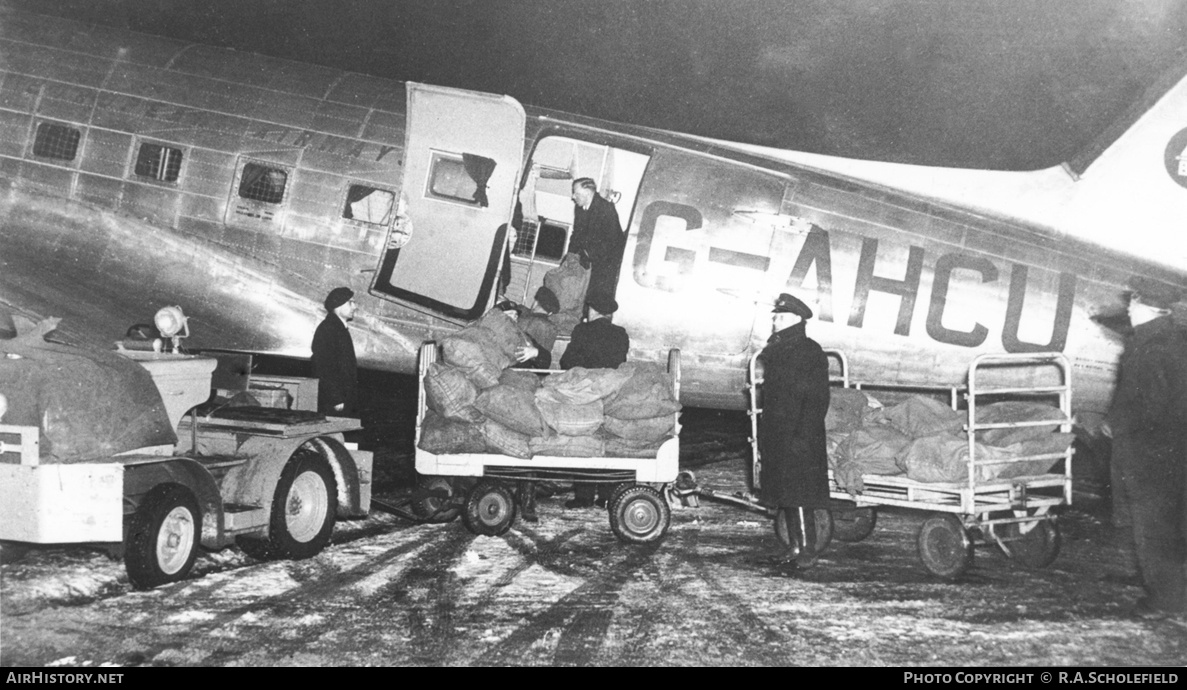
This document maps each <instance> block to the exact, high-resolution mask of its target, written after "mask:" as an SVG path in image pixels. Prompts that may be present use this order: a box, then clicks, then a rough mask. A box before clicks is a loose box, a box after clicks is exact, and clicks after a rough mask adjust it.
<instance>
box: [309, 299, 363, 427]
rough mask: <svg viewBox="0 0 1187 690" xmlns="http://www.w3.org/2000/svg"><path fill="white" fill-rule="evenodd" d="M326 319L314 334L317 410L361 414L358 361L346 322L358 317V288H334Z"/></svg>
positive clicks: (327, 303)
mask: <svg viewBox="0 0 1187 690" xmlns="http://www.w3.org/2000/svg"><path fill="white" fill-rule="evenodd" d="M323 305H324V306H325V308H326V318H325V319H323V320H322V322H321V323H320V324H318V326H317V330H316V331H315V332H314V333H313V347H312V349H313V375H314V376H316V377H317V381H318V384H317V411H318V412H321V413H322V414H326V415H333V416H335V417H357V416H358V405H359V372H358V360H357V359H355V353H354V341H353V340H351V338H350V331H349V330H347V328H346V324H347V323H349V322H350V321H351V320H352V319H354V314H355V303H354V291H352V290H351V289H350V288H347V287H336V288H334V289H333V290H330V294H328V295H326V300H325V302H324V303H323Z"/></svg>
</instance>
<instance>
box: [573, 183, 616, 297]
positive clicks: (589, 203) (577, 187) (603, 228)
mask: <svg viewBox="0 0 1187 690" xmlns="http://www.w3.org/2000/svg"><path fill="white" fill-rule="evenodd" d="M572 198H573V236H572V238H571V239H570V240H569V252H571V253H573V254H577V255H578V256H582V257H588V260H589V265H588V266H586V268H589V269H590V272H589V288H588V290H587V291H586V294H590V295H593V294H602V295H606V296H609V297H614V293H615V288H616V287H617V286H618V269H619V266H621V265H622V252H623V249H624V248H625V247H626V235H625V234H624V233H623V231H622V223H620V222H619V220H618V211H617V210H616V209H615V208H614V204H612V203H610V202H609V201H607V200H606V199H605V198H603V197H602V195H601V194H598V185H597V183H596V182H594V181H593V180H592V179H591V178H588V177H581V178H578V179H576V180H573V195H572ZM582 265H585V258H583V259H582Z"/></svg>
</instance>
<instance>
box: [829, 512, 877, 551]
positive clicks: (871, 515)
mask: <svg viewBox="0 0 1187 690" xmlns="http://www.w3.org/2000/svg"><path fill="white" fill-rule="evenodd" d="M877 523H878V511H876V510H874V509H873V508H848V507H847V508H837V509H835V510H833V537H834V538H835V539H837V540H838V541H847V542H857V541H861V540H862V539H865V538H866V537H868V536H870V534H871V533H872V532H873V531H874V525H876V524H877Z"/></svg>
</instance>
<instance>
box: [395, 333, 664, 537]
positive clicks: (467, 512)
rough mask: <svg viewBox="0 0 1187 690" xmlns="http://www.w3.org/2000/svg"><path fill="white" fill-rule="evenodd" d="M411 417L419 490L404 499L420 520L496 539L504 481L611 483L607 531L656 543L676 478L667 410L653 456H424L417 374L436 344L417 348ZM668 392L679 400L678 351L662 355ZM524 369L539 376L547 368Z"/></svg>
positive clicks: (511, 514) (503, 525)
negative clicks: (458, 524)
mask: <svg viewBox="0 0 1187 690" xmlns="http://www.w3.org/2000/svg"><path fill="white" fill-rule="evenodd" d="M419 359H420V363H419V368H418V388H419V392H418V399H417V413H416V446H417V447H416V471H417V473H418V474H419V475H420V481H421V490H420V491H419V492H418V494H417V495H416V496H415V497H414V499H413V501H412V510H413V513H414V514H415V515H416V516H417V517H419V518H420V519H422V520H424V521H428V522H448V521H451V520H454V519H456V518H457V517H458V516H459V515H461V516H462V518H463V522H464V523H465V525H466V527H467V528H468V529H469V530H470V531H471V532H474V533H475V534H480V535H492V536H493V535H500V534H503V533H505V532H506V531H507V530H509V529H510V528H511V525H512V524H513V523H514V521H515V517H516V513H517V508H516V502H515V498H514V494H513V492H512V490H511V487H510V484H511V483H513V482H515V481H519V480H534V481H538V480H552V481H564V482H595V483H600V484H609V485H612V486H614V487H615V488H614V490H613V492H612V494H611V496H610V499H609V500H608V501H607V502H606V509H607V511H608V512H609V518H610V528H611V530H612V531H613V532H614V534H615V535H616V536H617V537H618V538H619V539H620V540H622V541H624V542H628V543H647V542H652V541H656V540H658V539H661V538H662V537H663V536H664V534H666V533H667V530H668V525H669V523H670V521H671V506H672V505H673V501H675V500H676V499H675V497H674V495H673V493H672V483H673V482H675V480H676V477H677V474H678V473H679V460H680V413H679V412H675V413H673V415H674V417H675V427H674V430H673V434H672V437H671V438H669V439H667V440H666V441H664V442H663V444H662V445H661V446H660V448H659V451H658V453H657V454H656V457H654V458H622V457H559V456H548V455H535V456H533V457H532V458H530V459H524V458H516V457H511V456H508V455H502V454H498V453H441V454H436V453H430V452H428V451H425V450H422V449H421V448H420V437H421V429H422V425H423V424H424V418H425V413H426V412H427V410H428V405H427V402H426V398H425V376H426V374H427V373H428V371H429V366H430V365H431V364H433V363H434V362H436V361H437V359H438V347H437V344H436V343H434V342H426V343H424V344H423V345H422V346H421V348H420V358H419ZM667 365H668V373H669V374H670V375H671V378H672V394H673V396H674V397H675V399H677V400H679V398H680V351H679V350H671V351H670V352H669V353H668V363H667ZM523 371H532V372H535V373H536V374H538V375H541V376H545V375H547V374H549V373H557V372H556V371H552V370H532V369H528V370H523Z"/></svg>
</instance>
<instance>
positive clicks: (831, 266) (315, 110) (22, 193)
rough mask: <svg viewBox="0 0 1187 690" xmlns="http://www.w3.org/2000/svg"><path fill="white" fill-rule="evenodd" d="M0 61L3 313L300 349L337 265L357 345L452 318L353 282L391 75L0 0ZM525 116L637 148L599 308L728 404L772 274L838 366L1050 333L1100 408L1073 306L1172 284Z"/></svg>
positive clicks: (1026, 235)
mask: <svg viewBox="0 0 1187 690" xmlns="http://www.w3.org/2000/svg"><path fill="white" fill-rule="evenodd" d="M0 78H2V81H0V132H2V134H0V302H3V303H5V304H7V305H9V306H10V307H12V308H14V309H15V310H17V311H19V312H20V313H22V314H24V315H27V316H31V317H45V316H58V317H62V319H63V321H62V332H63V334H65V336H66V337H68V338H72V339H77V340H89V341H92V342H110V341H114V340H117V339H118V338H120V337H121V336H122V335H123V333H124V331H125V329H126V328H127V327H128V326H129V325H130V324H133V323H137V322H144V321H148V320H150V319H151V317H152V314H153V313H154V312H155V311H156V310H157V309H158V308H160V307H162V306H166V305H172V304H178V305H183V308H184V309H185V311H186V313H187V314H188V315H189V316H190V328H191V331H192V336H191V337H190V339H189V340H188V341H187V345H188V346H190V347H192V348H212V349H225V350H235V351H245V352H256V353H273V354H279V355H286V356H294V357H308V355H309V343H310V339H311V336H312V333H313V330H314V328H315V327H316V324H317V322H318V320H319V319H320V318H322V315H323V314H324V310H322V308H321V301H322V298H323V296H324V295H325V293H326V291H327V290H328V289H329V288H331V287H333V286H336V285H348V286H351V287H353V288H354V289H355V292H356V293H357V294H358V298H357V301H358V303H359V307H360V309H359V315H358V317H357V318H356V320H355V322H354V323H353V324H352V333H353V336H354V340H355V345H356V349H357V351H358V355H359V361H360V364H361V365H362V366H364V367H368V368H375V369H384V370H393V371H404V372H414V371H415V366H416V361H415V360H416V356H417V350H418V347H419V345H420V343H421V342H423V341H425V340H428V339H434V338H439V337H441V336H442V335H444V334H446V333H448V332H450V331H453V330H455V329H457V328H459V327H460V326H461V325H463V323H464V321H463V320H460V319H457V318H453V317H450V316H448V315H442V314H440V313H435V312H434V311H433V310H432V309H430V308H425V307H423V306H420V305H416V304H409V303H406V302H402V301H400V300H396V299H393V298H390V297H388V296H385V295H383V294H380V293H377V292H375V291H372V290H369V288H370V286H371V283H372V279H373V276H374V275H375V271H376V270H377V266H379V264H380V262H381V260H382V257H383V255H384V253H385V251H386V249H387V242H388V241H389V232H390V227H387V226H378V225H374V224H366V223H360V222H357V221H355V220H352V219H349V218H344V217H343V214H342V212H341V209H342V207H343V204H344V203H346V200H347V195H348V194H349V191H348V190H349V189H350V187H351V185H358V184H366V185H370V186H373V187H375V188H377V189H384V190H392V191H393V192H395V193H397V194H398V193H399V190H401V189H407V185H406V184H405V180H404V179H403V170H404V161H403V154H404V146H405V134H406V133H405V126H406V119H405V112H406V110H405V108H406V92H405V86H404V84H403V83H401V82H394V81H390V80H384V79H379V78H375V77H369V76H365V75H360V74H353V73H347V72H342V71H338V70H333V69H329V68H324V67H318V66H312V65H305V64H299V63H294V62H290V61H284V60H278V59H274V58H269V57H264V56H259V55H252V54H245V53H240V52H235V51H231V50H225V49H218V48H212V47H206V46H201V45H193V44H187V43H181V42H177V41H173V40H168V39H163V38H157V37H152V36H145V35H139V34H132V33H127V32H122V31H116V30H114V29H110V28H105V27H98V26H86V25H81V24H76V23H73V22H69V21H65V20H61V19H54V18H49V17H42V16H38V15H31V14H26V13H22V12H16V11H12V10H3V11H0ZM44 122H52V123H63V124H66V125H69V126H70V127H73V128H76V129H77V130H78V131H79V132H80V133H81V141H80V144H79V148H78V153H77V155H76V156H75V157H74V158H73V159H71V160H68V161H67V160H53V159H47V158H46V157H44V156H40V155H37V153H36V152H35V151H34V138H35V135H36V132H37V128H38V126H39V125H40V124H41V123H44ZM546 136H561V137H569V138H573V139H579V140H583V141H589V142H594V143H597V144H599V145H603V146H611V147H615V148H619V149H622V150H629V151H638V152H641V153H643V154H645V155H646V156H647V160H648V162H647V166H646V170H645V173H644V174H643V177H642V182H641V183H640V185H639V188H638V191H637V195H636V196H635V197H634V199H633V207H632V208H631V209H630V212H629V223H627V224H625V225H624V227H626V228H627V234H628V239H627V244H626V251H625V256H624V260H623V264H622V270H621V273H620V277H619V284H618V302H619V303H620V305H621V309H620V311H619V313H618V314H616V316H615V318H616V321H617V322H618V323H619V324H621V325H623V326H624V327H626V328H627V330H628V332H629V333H630V336H631V342H632V356H633V357H638V358H644V359H655V360H657V361H658V360H659V359H660V358H661V357H663V356H665V353H667V351H668V350H669V349H670V348H675V347H678V348H680V349H681V351H682V353H683V357H684V360H683V361H684V383H683V388H682V398H683V399H684V401H685V402H686V403H689V404H694V405H703V406H710V407H722V408H743V407H745V404H746V400H745V397H744V374H745V367H746V361H747V359H748V357H749V355H750V354H751V353H752V352H753V351H754V349H755V348H757V347H761V345H762V343H763V342H764V341H765V339H766V337H767V336H768V335H769V332H770V319H769V304H770V302H771V300H772V299H773V297H774V296H775V295H776V294H778V293H779V292H784V291H789V292H795V293H796V294H798V295H800V296H801V297H803V298H805V299H807V300H809V301H810V302H811V303H812V304H813V306H814V308H815V309H816V311H817V317H816V318H815V319H814V320H813V321H811V323H810V325H809V330H808V332H809V335H810V336H812V337H813V338H815V339H816V340H818V341H819V342H820V343H821V344H822V345H824V346H825V347H833V348H840V349H843V350H845V351H846V352H847V353H848V354H849V362H850V366H851V371H850V377H851V378H852V379H854V380H856V381H865V382H871V383H887V384H915V385H949V384H954V383H959V382H960V381H961V380H962V379H963V376H964V372H965V368H966V367H967V364H968V362H969V361H970V360H971V358H972V357H973V356H974V355H976V354H979V353H982V352H1001V351H1012V352H1017V351H1039V350H1058V351H1062V352H1065V353H1066V354H1067V355H1068V356H1069V357H1070V358H1071V359H1072V361H1073V363H1074V374H1073V375H1074V377H1075V379H1074V384H1075V386H1076V396H1075V398H1074V399H1075V402H1076V405H1077V408H1078V409H1079V410H1080V411H1082V412H1084V413H1088V414H1093V413H1100V412H1102V411H1103V410H1104V408H1105V406H1106V405H1107V402H1108V398H1109V395H1110V391H1111V386H1112V381H1113V379H1114V377H1115V372H1116V362H1117V358H1118V355H1119V352H1120V348H1121V341H1120V338H1119V336H1118V335H1117V334H1116V333H1114V332H1112V331H1110V330H1109V329H1107V328H1104V327H1103V326H1101V325H1100V324H1099V323H1098V322H1097V321H1095V320H1094V319H1093V318H1092V317H1094V316H1098V315H1100V314H1104V313H1109V312H1114V311H1120V310H1121V308H1122V303H1121V292H1122V290H1123V287H1124V284H1125V281H1126V279H1127V277H1128V276H1129V275H1130V274H1133V273H1146V274H1148V275H1152V276H1154V277H1155V278H1158V279H1161V280H1164V281H1166V282H1170V283H1174V284H1176V285H1180V286H1182V285H1184V284H1185V283H1187V277H1185V274H1184V273H1183V272H1176V271H1173V270H1171V269H1167V268H1164V267H1163V268H1160V267H1158V266H1154V265H1149V264H1144V263H1141V262H1139V261H1137V260H1135V259H1129V258H1124V257H1121V256H1117V255H1114V254H1110V253H1105V252H1102V251H1100V250H1099V249H1096V248H1094V247H1092V246H1089V245H1087V244H1083V243H1079V242H1077V241H1075V240H1074V239H1071V238H1067V237H1055V236H1052V235H1049V234H1045V233H1043V232H1041V231H1039V230H1036V229H1033V228H1028V227H1022V226H1019V225H1017V224H1009V223H1005V222H1001V221H996V220H992V219H988V218H986V217H984V216H982V215H974V214H972V213H969V212H966V211H963V210H961V209H959V208H956V207H954V206H952V205H950V204H947V205H939V204H935V203H932V202H929V201H928V200H926V199H923V198H921V197H918V196H913V195H908V194H902V193H897V192H895V191H894V190H891V189H888V188H884V187H879V186H873V185H868V184H860V183H857V182H854V181H851V180H846V179H843V178H841V177H838V176H831V175H828V174H826V173H822V172H817V171H813V170H810V169H807V168H803V167H798V166H795V165H792V164H789V163H787V162H783V161H777V160H773V159H769V158H763V157H762V156H759V155H754V154H750V153H746V152H742V151H739V150H735V149H731V148H730V147H728V146H724V145H717V144H713V143H707V142H705V141H703V140H699V139H696V138H692V137H684V136H682V135H679V134H675V133H669V132H659V131H655V130H649V129H645V128H640V127H633V126H627V125H617V124H611V123H606V122H601V121H595V120H591V119H588V118H583V117H580V116H574V115H569V114H565V113H558V112H552V111H543V110H533V109H530V108H529V109H527V121H526V131H525V133H524V142H523V143H524V160H523V161H522V165H523V169H524V170H526V169H527V168H528V166H529V164H530V162H531V159H532V155H533V151H534V149H535V145H536V143H537V142H538V141H539V140H541V139H542V138H544V137H546ZM145 142H150V143H151V142H157V143H162V144H167V145H169V146H176V147H178V148H179V149H180V150H183V151H184V153H185V156H184V160H183V162H182V166H181V169H180V171H179V175H178V178H177V180H176V181H175V182H165V181H157V180H145V179H143V178H140V177H137V176H136V175H134V174H132V169H133V167H134V164H135V156H136V151H137V147H138V146H140V145H142V144H143V143H145ZM245 160H246V161H257V162H259V163H261V164H273V165H277V166H282V167H284V168H285V169H287V170H290V171H291V179H290V184H289V185H288V187H287V188H286V191H285V197H284V199H283V201H282V202H281V203H279V204H269V205H263V204H258V203H253V202H250V201H245V200H244V199H243V198H242V197H241V196H239V195H237V194H236V189H237V188H238V185H239V183H240V182H241V181H242V180H241V176H242V174H243V172H242V171H243V162H244V161H245ZM413 233H414V234H413V241H415V238H416V234H415V233H416V229H414V230H413ZM495 249H496V250H497V249H498V248H495ZM492 263H494V264H495V265H493V266H492V267H491V269H490V271H489V275H488V276H487V277H486V280H488V281H493V280H495V278H496V276H495V271H497V270H498V268H499V266H498V265H497V263H498V262H492ZM440 279H441V280H449V279H450V277H449V275H448V272H443V273H442V274H441V276H440ZM1020 375H1021V374H1020Z"/></svg>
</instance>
